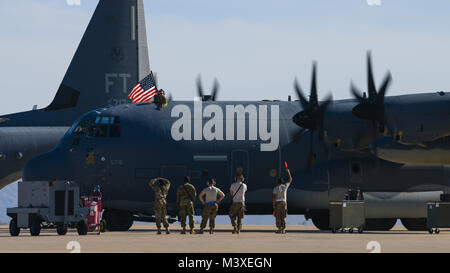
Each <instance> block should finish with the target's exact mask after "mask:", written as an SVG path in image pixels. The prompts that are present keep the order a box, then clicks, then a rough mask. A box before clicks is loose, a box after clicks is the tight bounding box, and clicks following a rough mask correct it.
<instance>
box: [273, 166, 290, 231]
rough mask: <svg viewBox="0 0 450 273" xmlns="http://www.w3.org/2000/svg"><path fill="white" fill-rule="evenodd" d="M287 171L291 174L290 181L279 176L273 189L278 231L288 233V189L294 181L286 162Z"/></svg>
mask: <svg viewBox="0 0 450 273" xmlns="http://www.w3.org/2000/svg"><path fill="white" fill-rule="evenodd" d="M286 171H287V173H288V175H289V181H288V182H287V183H284V179H283V178H282V177H279V178H278V179H277V186H276V187H275V188H274V189H273V198H272V203H273V209H274V214H275V218H276V225H277V228H278V230H277V231H276V233H282V234H284V233H286V216H287V190H288V188H289V186H290V185H291V182H292V176H291V172H290V171H289V168H288V167H287V164H286Z"/></svg>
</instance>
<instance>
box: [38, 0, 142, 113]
mask: <svg viewBox="0 0 450 273" xmlns="http://www.w3.org/2000/svg"><path fill="white" fill-rule="evenodd" d="M149 73H150V65H149V57H148V48H147V35H146V27H145V15H144V3H143V0H100V1H99V3H98V5H97V8H96V10H95V12H94V15H93V16H92V19H91V21H90V22H89V25H88V27H87V30H86V32H85V33H84V35H83V38H82V40H81V42H80V44H79V46H78V49H77V51H76V53H75V55H74V57H73V59H72V61H71V63H70V66H69V68H68V70H67V72H66V74H65V76H64V79H63V81H62V83H61V85H60V87H59V89H58V91H57V93H56V96H55V98H54V99H53V101H52V103H51V104H50V105H49V106H47V107H46V108H45V111H53V110H58V109H66V108H72V107H75V109H76V111H77V112H80V113H84V112H87V111H90V110H92V109H96V108H99V107H102V106H106V105H116V104H123V103H128V102H129V99H128V93H129V92H130V91H131V90H132V89H133V86H134V85H135V84H136V83H137V82H138V81H139V80H141V79H142V78H144V77H145V76H147V75H148V74H149Z"/></svg>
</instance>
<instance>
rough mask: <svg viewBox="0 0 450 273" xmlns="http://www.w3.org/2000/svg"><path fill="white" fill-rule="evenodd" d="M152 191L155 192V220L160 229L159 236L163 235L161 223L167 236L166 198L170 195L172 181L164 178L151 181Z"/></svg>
mask: <svg viewBox="0 0 450 273" xmlns="http://www.w3.org/2000/svg"><path fill="white" fill-rule="evenodd" d="M149 185H150V187H151V188H152V190H153V191H154V192H155V204H154V209H155V218H156V219H155V220H156V227H157V228H158V234H161V222H162V223H163V225H164V227H165V228H166V234H169V233H170V231H169V223H168V222H167V219H166V215H167V201H166V197H167V194H168V193H169V188H170V181H169V180H167V179H165V178H162V177H157V178H154V179H152V180H151V181H150V183H149Z"/></svg>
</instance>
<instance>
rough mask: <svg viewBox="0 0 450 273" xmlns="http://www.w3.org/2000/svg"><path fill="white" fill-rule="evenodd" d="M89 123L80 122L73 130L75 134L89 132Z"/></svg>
mask: <svg viewBox="0 0 450 273" xmlns="http://www.w3.org/2000/svg"><path fill="white" fill-rule="evenodd" d="M88 127H89V125H88V124H87V123H84V122H82V123H80V124H78V126H77V127H75V130H73V133H72V134H73V135H85V134H86V133H87V130H88Z"/></svg>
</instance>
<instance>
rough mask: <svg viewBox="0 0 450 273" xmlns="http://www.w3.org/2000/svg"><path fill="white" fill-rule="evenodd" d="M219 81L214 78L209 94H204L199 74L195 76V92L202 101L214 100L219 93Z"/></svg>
mask: <svg viewBox="0 0 450 273" xmlns="http://www.w3.org/2000/svg"><path fill="white" fill-rule="evenodd" d="M219 88H220V85H219V81H218V80H217V79H214V84H213V88H212V92H211V95H205V94H204V92H203V85H202V79H201V77H200V75H199V76H198V78H197V94H198V96H199V97H200V98H202V101H216V99H217V96H218V93H219Z"/></svg>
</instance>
